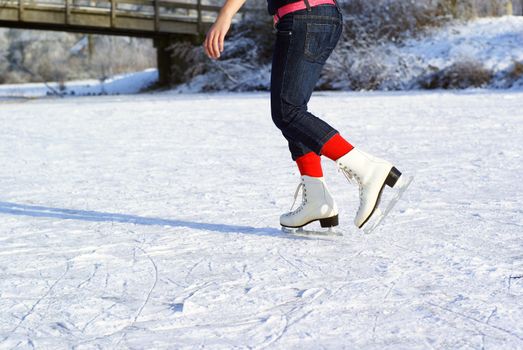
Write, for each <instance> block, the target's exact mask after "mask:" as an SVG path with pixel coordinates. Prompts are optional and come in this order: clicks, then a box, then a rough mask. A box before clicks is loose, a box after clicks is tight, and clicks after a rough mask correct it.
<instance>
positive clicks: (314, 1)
mask: <svg viewBox="0 0 523 350" xmlns="http://www.w3.org/2000/svg"><path fill="white" fill-rule="evenodd" d="M324 4H332V5H336V3H335V2H334V0H309V6H310V7H314V6H318V5H324ZM306 8H307V5H305V1H297V2H292V3H290V4H287V5H284V6H282V7H280V8H279V9H278V10H277V11H276V14H275V15H274V17H273V18H274V25H276V23H278V21H279V20H280V18H282V17H283V16H285V15H286V14H288V13H291V12H294V11H299V10H304V9H306Z"/></svg>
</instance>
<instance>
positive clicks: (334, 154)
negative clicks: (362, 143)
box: [320, 134, 354, 160]
mask: <svg viewBox="0 0 523 350" xmlns="http://www.w3.org/2000/svg"><path fill="white" fill-rule="evenodd" d="M353 148H354V146H352V145H351V144H350V143H348V142H347V141H346V140H345V139H344V138H343V137H341V135H340V134H336V135H334V136H333V137H331V138H330V139H329V141H327V142H325V144H324V145H323V148H322V149H321V152H320V153H321V154H322V155H324V156H325V157H327V158H330V159H332V160H338V159H339V158H341V157H343V156H344V155H346V154H347V153H349V152H350V151H352V149H353Z"/></svg>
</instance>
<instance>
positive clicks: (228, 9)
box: [203, 0, 246, 59]
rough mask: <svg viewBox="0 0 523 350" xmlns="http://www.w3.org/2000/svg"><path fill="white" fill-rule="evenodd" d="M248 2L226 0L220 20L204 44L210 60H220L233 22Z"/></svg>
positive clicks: (210, 30)
mask: <svg viewBox="0 0 523 350" xmlns="http://www.w3.org/2000/svg"><path fill="white" fill-rule="evenodd" d="M245 1H246V0H226V1H225V4H224V5H223V7H222V9H221V10H220V13H219V14H218V18H216V21H215V22H214V24H213V25H212V27H211V28H210V29H209V31H208V32H207V36H206V38H205V41H204V43H203V48H204V50H205V53H206V54H207V56H209V57H210V58H214V59H218V58H219V57H220V53H221V52H223V41H224V39H225V35H226V34H227V32H228V31H229V28H230V27H231V21H232V18H233V17H234V15H235V14H236V12H238V10H239V9H240V8H241V7H242V5H243V4H244V3H245Z"/></svg>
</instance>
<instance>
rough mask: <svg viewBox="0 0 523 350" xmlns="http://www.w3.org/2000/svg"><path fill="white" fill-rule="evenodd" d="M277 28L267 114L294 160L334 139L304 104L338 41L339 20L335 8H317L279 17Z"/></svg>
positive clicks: (340, 23) (330, 131)
mask: <svg viewBox="0 0 523 350" xmlns="http://www.w3.org/2000/svg"><path fill="white" fill-rule="evenodd" d="M277 28H278V32H277V34H276V44H275V48H274V55H273V64H272V75H271V112H272V118H273V121H274V123H275V124H276V126H277V127H278V128H279V129H280V130H281V132H282V133H283V135H284V137H285V138H286V139H287V140H288V142H289V149H290V151H291V154H292V158H293V160H296V159H298V158H299V157H300V156H303V155H304V154H307V153H309V152H314V153H316V154H320V152H321V151H322V149H323V148H324V145H325V144H326V143H327V141H329V140H331V139H332V138H333V137H334V136H335V135H336V134H338V135H339V133H338V132H337V131H336V130H335V129H334V128H333V127H331V126H330V125H329V124H327V123H326V122H325V121H323V120H321V119H319V118H317V117H316V116H314V115H313V114H312V113H310V112H308V110H307V103H308V101H309V100H310V97H311V95H312V92H313V90H314V86H315V85H316V83H317V81H318V79H319V77H320V73H321V70H322V68H323V66H324V64H325V61H326V60H327V58H328V56H329V55H330V54H331V52H332V50H333V49H334V47H335V46H336V43H337V42H338V40H339V37H340V35H341V31H342V18H341V13H340V12H339V10H338V9H337V8H336V7H335V6H318V7H313V8H312V9H311V11H310V12H308V11H307V10H302V11H298V12H295V13H293V14H290V15H287V16H284V17H283V18H282V19H281V21H280V22H279V23H278V25H277ZM327 149H330V148H327ZM327 153H328V152H327ZM326 156H328V154H326Z"/></svg>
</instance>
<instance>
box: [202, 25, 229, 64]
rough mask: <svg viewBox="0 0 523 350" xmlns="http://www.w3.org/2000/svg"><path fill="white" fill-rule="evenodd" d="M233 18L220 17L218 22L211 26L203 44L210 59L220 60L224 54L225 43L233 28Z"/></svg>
mask: <svg viewBox="0 0 523 350" xmlns="http://www.w3.org/2000/svg"><path fill="white" fill-rule="evenodd" d="M231 21H232V18H228V17H224V16H218V18H217V19H216V22H214V24H213V25H212V26H211V28H210V29H209V31H208V32H207V36H206V37H205V41H204V42H203V48H204V50H205V54H206V55H207V56H209V58H214V59H218V58H219V57H220V53H221V52H223V41H224V39H225V35H226V34H227V32H228V31H229V28H230V27H231Z"/></svg>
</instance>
